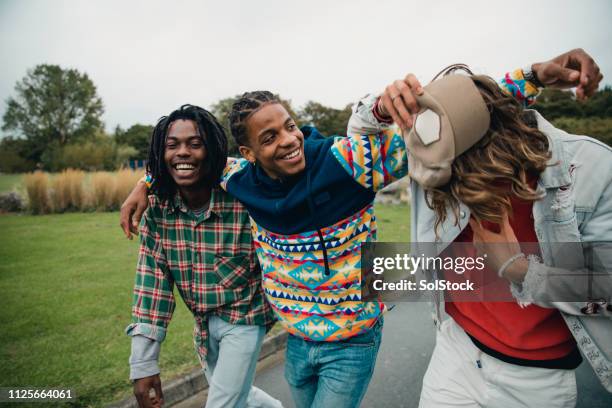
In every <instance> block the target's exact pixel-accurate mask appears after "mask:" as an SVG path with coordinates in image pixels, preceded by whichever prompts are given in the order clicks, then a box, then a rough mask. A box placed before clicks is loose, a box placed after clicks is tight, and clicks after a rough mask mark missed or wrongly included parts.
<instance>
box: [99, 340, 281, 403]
mask: <svg viewBox="0 0 612 408" xmlns="http://www.w3.org/2000/svg"><path fill="white" fill-rule="evenodd" d="M287 336H288V333H287V332H286V331H283V332H281V333H278V334H276V335H274V336H272V337H268V338H267V339H265V340H264V342H263V344H262V346H261V351H260V352H259V358H258V360H257V361H258V364H259V362H261V361H262V360H264V359H265V358H267V357H269V356H270V355H272V354H274V353H276V352H277V351H279V350H281V349H283V348H285V344H286V343H287ZM206 388H208V383H207V382H206V378H205V377H204V373H203V371H202V368H196V369H195V370H193V371H191V372H190V373H188V374H186V375H184V376H182V377H178V378H175V379H172V380H170V381H169V382H168V383H167V385H165V386H164V390H163V391H164V405H165V406H172V405H174V404H177V403H179V402H181V401H183V400H185V399H187V398H189V397H191V396H192V395H194V394H197V393H198V392H200V391H202V390H204V389H206ZM107 408H138V404H137V402H136V398H135V397H134V396H131V397H128V398H126V399H124V400H121V401H118V402H114V403H112V404H109V405H107Z"/></svg>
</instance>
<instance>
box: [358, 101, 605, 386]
mask: <svg viewBox="0 0 612 408" xmlns="http://www.w3.org/2000/svg"><path fill="white" fill-rule="evenodd" d="M374 101H375V98H374V97H372V96H367V97H365V98H364V99H362V100H361V101H360V102H359V103H358V104H356V105H355V107H354V109H353V115H352V116H351V119H350V121H349V133H371V132H380V131H382V130H383V129H385V127H386V125H385V124H382V123H379V122H378V121H377V120H376V119H375V118H374V116H373V114H372V107H373V104H374ZM531 112H533V114H534V115H535V118H536V120H537V126H538V129H539V130H540V131H541V132H542V133H544V134H545V135H546V136H547V137H548V139H549V142H550V151H551V154H552V158H551V160H550V162H549V166H548V167H547V168H546V170H545V171H544V172H543V173H542V174H541V176H540V178H539V180H538V184H537V190H538V192H539V193H541V195H542V196H543V198H542V199H540V200H538V201H536V202H534V204H533V210H532V214H533V220H534V227H535V231H536V235H537V237H538V242H539V243H540V247H541V251H542V260H539V259H536V258H535V257H530V259H529V268H528V272H527V274H526V275H525V279H524V282H523V284H522V285H520V286H519V285H515V284H513V285H512V287H511V291H512V294H513V295H514V297H515V298H516V299H517V301H518V302H519V303H520V304H522V305H527V304H529V303H532V300H533V299H538V301H537V302H534V303H536V304H538V305H539V306H543V307H554V308H557V309H559V310H560V311H561V314H562V316H563V318H564V320H565V322H566V324H567V326H568V328H569V329H570V331H571V332H572V334H573V335H574V337H575V339H576V342H577V344H578V346H579V348H580V350H581V351H582V353H583V354H584V356H585V358H586V359H587V360H588V361H589V363H590V364H591V366H592V367H593V369H594V371H595V373H596V374H597V376H598V378H599V379H600V381H601V383H602V385H603V386H604V387H605V388H606V389H607V390H608V391H609V392H612V312H611V309H612V308H610V307H608V308H606V304H604V305H603V307H601V308H599V309H598V313H596V314H589V315H587V314H584V313H583V312H582V310H584V308H585V307H587V306H588V304H587V302H573V303H570V302H552V301H551V302H541V301H539V299H541V298H543V297H544V296H542V295H543V292H544V291H548V290H550V285H545V284H544V282H545V279H544V278H545V277H546V276H547V275H548V274H550V275H554V276H555V277H556V276H558V275H559V272H563V271H561V270H560V269H559V268H556V267H555V261H556V260H555V259H554V257H553V256H552V251H551V250H550V246H547V245H546V244H547V243H553V242H555V243H566V242H580V243H589V242H591V243H598V242H610V241H612V148H610V147H609V146H607V145H605V144H603V143H601V142H599V141H597V140H595V139H592V138H590V137H587V136H577V135H570V134H568V133H566V132H564V131H562V130H560V129H556V128H555V127H554V126H552V125H551V124H550V123H549V122H547V121H546V120H545V119H544V118H543V117H542V116H541V115H540V114H539V113H537V112H535V111H531ZM406 160H408V159H407V158H406ZM410 188H411V213H410V215H411V238H412V242H416V243H419V242H432V243H433V242H435V243H437V245H436V247H437V248H436V252H437V254H436V255H438V254H440V253H441V252H442V251H443V250H444V249H445V248H446V246H447V245H448V244H450V243H452V242H453V241H454V240H455V238H456V237H457V236H458V235H459V233H460V232H461V231H462V230H463V229H464V228H465V227H466V226H467V225H468V221H469V219H470V210H469V208H467V206H465V205H463V204H460V211H459V219H458V225H457V224H456V223H455V219H454V217H448V219H447V220H446V222H444V223H443V224H442V225H440V226H439V227H438V234H439V236H438V237H436V235H435V232H434V223H435V213H434V212H433V211H432V210H431V208H429V206H428V205H427V202H426V200H425V191H424V190H423V189H422V188H421V187H420V186H419V185H418V184H417V183H416V182H415V181H413V180H411V182H410ZM592 255H593V254H587V253H586V251H585V253H582V252H573V253H572V256H573V258H572V260H573V262H574V265H575V268H574V270H573V272H574V273H575V272H576V271H580V270H581V268H584V259H585V258H586V257H589V259H595V264H594V265H593V269H595V270H597V269H598V268H599V269H600V270H601V271H604V270H605V268H609V267H610V265H612V250H611V249H610V247H609V246H608V250H607V251H606V250H603V251H599V252H598V253H597V256H592ZM564 265H566V264H564ZM568 275H572V274H568ZM608 276H609V273H608ZM561 286H563V287H564V289H563V290H567V287H571V284H567V285H561ZM600 289H601V288H600ZM560 290H561V289H560ZM603 292H604V293H607V297H606V300H607V305H608V306H609V305H610V304H611V303H610V296H611V295H612V288H611V287H610V286H606V288H604V289H603ZM546 294H547V295H548V298H552V299H554V298H555V297H556V296H555V294H551V293H546ZM432 297H433V302H432V305H433V318H434V323H435V325H436V326H437V327H439V323H440V320H441V316H442V314H441V311H440V304H441V301H442V300H443V295H442V293H440V292H433V293H432ZM557 299H559V297H557ZM590 306H592V305H590Z"/></svg>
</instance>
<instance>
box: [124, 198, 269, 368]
mask: <svg viewBox="0 0 612 408" xmlns="http://www.w3.org/2000/svg"><path fill="white" fill-rule="evenodd" d="M149 204H150V205H149V208H148V209H147V211H146V212H145V214H144V217H143V221H142V223H141V226H140V251H139V256H138V266H137V271H136V281H135V284H134V296H133V305H132V324H130V325H129V326H128V327H127V329H126V332H127V334H128V335H130V336H135V335H143V336H145V337H148V338H150V339H153V340H156V341H159V342H161V341H163V340H164V338H165V336H166V329H167V327H168V324H169V323H170V319H171V318H172V313H173V311H174V307H175V300H174V294H173V290H174V286H175V285H176V287H177V289H178V292H179V293H180V295H181V297H182V298H183V301H184V302H185V304H186V305H187V307H188V308H189V310H190V311H191V313H192V314H193V316H194V318H195V328H194V343H195V347H196V351H197V353H198V356H199V358H200V361H201V362H202V363H203V362H204V361H205V358H206V353H207V345H208V324H207V323H208V319H207V317H208V316H209V315H210V314H214V315H216V316H219V317H220V318H222V319H223V320H225V321H227V322H229V323H232V324H251V325H265V326H267V327H268V328H269V327H271V326H272V324H273V323H274V317H273V312H272V310H271V308H270V306H269V304H268V303H267V301H266V300H265V298H264V295H263V291H262V288H261V271H260V267H259V263H258V261H257V256H256V254H255V247H254V245H253V242H252V238H251V226H250V223H249V216H248V213H247V211H246V210H245V208H244V207H243V206H242V204H240V203H239V202H238V201H237V200H236V199H234V198H233V197H232V196H231V195H229V194H228V193H226V192H225V191H223V190H221V189H220V188H218V187H215V188H213V190H212V195H211V198H210V205H209V208H208V210H207V211H205V212H204V213H202V214H200V215H195V214H194V213H193V212H192V211H191V210H190V209H189V208H187V206H186V205H185V203H184V202H183V200H182V199H181V197H180V194H177V195H176V196H175V198H174V199H173V200H169V201H161V200H159V199H158V198H157V197H155V196H149Z"/></svg>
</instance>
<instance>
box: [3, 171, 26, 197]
mask: <svg viewBox="0 0 612 408" xmlns="http://www.w3.org/2000/svg"><path fill="white" fill-rule="evenodd" d="M22 181H23V174H4V173H0V194H2V193H6V192H7V191H12V190H13V189H15V188H17V189H22V188H23V186H22V184H21V183H22Z"/></svg>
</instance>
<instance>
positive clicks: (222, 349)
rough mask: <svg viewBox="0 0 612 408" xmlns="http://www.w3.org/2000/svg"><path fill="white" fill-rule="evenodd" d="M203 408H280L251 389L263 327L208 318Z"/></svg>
mask: <svg viewBox="0 0 612 408" xmlns="http://www.w3.org/2000/svg"><path fill="white" fill-rule="evenodd" d="M208 331H209V335H210V337H209V339H208V355H207V356H206V367H205V369H204V374H205V375H206V379H207V380H208V384H209V388H208V397H207V400H206V408H232V407H236V408H243V407H249V408H282V404H281V402H280V401H278V400H276V399H274V398H272V397H271V396H269V395H268V394H266V393H265V392H264V391H262V390H260V389H259V388H257V387H254V386H252V384H253V377H255V366H256V365H257V357H258V356H259V350H260V348H261V343H262V341H263V339H264V336H265V334H266V329H265V327H264V326H251V325H236V324H230V323H227V322H226V321H225V320H223V319H221V318H219V317H217V316H210V318H209V319H208Z"/></svg>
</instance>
